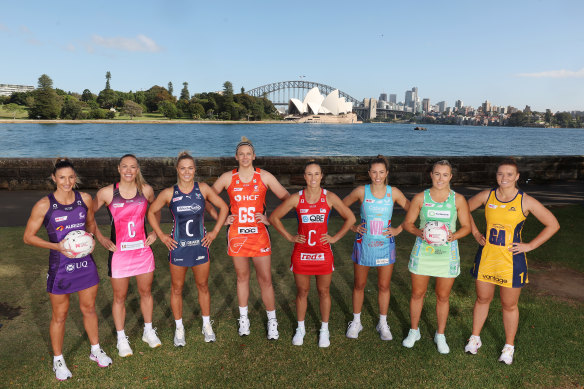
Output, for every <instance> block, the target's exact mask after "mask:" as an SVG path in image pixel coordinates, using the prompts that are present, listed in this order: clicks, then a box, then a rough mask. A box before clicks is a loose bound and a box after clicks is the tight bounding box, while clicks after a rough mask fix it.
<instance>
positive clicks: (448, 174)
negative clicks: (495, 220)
mask: <svg viewBox="0 0 584 389" xmlns="http://www.w3.org/2000/svg"><path fill="white" fill-rule="evenodd" d="M430 177H431V178H432V187H431V188H430V189H426V190H425V191H423V192H421V193H418V194H417V195H416V196H414V198H413V199H412V202H411V205H410V209H409V210H408V213H407V215H406V218H405V220H404V222H403V223H402V226H403V228H404V230H406V231H408V232H410V233H411V234H413V235H415V236H416V243H415V244H414V248H413V249H412V253H411V255H410V262H409V265H408V268H409V270H410V273H411V277H412V296H411V298H410V321H411V326H410V331H409V333H408V336H407V337H406V338H405V339H404V341H403V343H402V344H403V345H404V347H408V348H411V347H414V343H416V341H418V340H419V339H420V337H421V336H420V328H419V322H420V315H421V314H422V306H423V304H424V296H425V294H426V290H427V289H428V282H429V280H430V277H435V278H436V289H435V292H436V317H437V321H438V323H437V329H436V334H435V335H434V343H436V346H437V347H438V352H439V353H441V354H448V353H449V352H450V348H449V347H448V344H447V343H446V337H445V336H444V330H445V329H446V320H447V319H448V310H449V308H450V304H449V297H450V290H451V289H452V285H453V284H454V279H455V278H456V276H458V275H459V274H460V255H459V253H458V239H460V238H462V237H464V236H466V235H468V234H469V233H470V229H471V225H470V213H469V210H468V204H467V202H466V200H465V198H464V196H462V195H460V194H458V193H455V192H454V191H453V190H451V189H450V180H451V179H452V166H451V165H450V163H449V162H448V161H446V160H442V161H438V162H436V163H435V164H434V166H433V167H432V173H431V174H430ZM418 216H419V217H420V224H419V228H418V227H416V226H415V224H414V223H415V222H416V220H417V219H418ZM457 219H458V221H459V223H460V228H458V229H457V228H456V220H457ZM430 221H440V222H443V223H444V224H446V225H447V226H448V230H449V233H448V241H447V242H446V243H445V244H443V245H441V246H435V245H434V246H432V245H429V244H428V243H427V242H426V241H425V240H424V232H423V229H424V226H425V225H426V223H427V222H430Z"/></svg>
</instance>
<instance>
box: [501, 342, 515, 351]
mask: <svg viewBox="0 0 584 389" xmlns="http://www.w3.org/2000/svg"><path fill="white" fill-rule="evenodd" d="M505 347H509V348H510V349H511V350H515V346H512V345H510V344H507V343H505V346H504V347H503V348H505Z"/></svg>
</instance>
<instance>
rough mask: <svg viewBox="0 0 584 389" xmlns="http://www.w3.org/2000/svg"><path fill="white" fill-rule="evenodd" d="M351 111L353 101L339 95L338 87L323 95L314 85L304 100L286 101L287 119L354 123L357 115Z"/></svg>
mask: <svg viewBox="0 0 584 389" xmlns="http://www.w3.org/2000/svg"><path fill="white" fill-rule="evenodd" d="M352 111H353V103H351V102H348V101H346V100H345V98H344V97H339V90H338V89H335V90H334V91H332V92H331V93H330V94H329V95H328V96H326V97H324V96H323V95H321V94H320V91H319V90H318V88H317V87H314V88H312V89H311V90H310V91H309V92H308V93H307V94H306V97H304V101H300V100H298V99H294V98H292V99H290V101H289V102H288V115H289V116H288V119H290V120H296V121H300V122H321V123H330V122H339V123H354V122H356V121H357V117H356V115H355V114H354V113H352Z"/></svg>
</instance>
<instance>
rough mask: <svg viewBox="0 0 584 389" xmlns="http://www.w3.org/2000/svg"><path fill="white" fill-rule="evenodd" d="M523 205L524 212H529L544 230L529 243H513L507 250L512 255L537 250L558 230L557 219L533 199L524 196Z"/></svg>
mask: <svg viewBox="0 0 584 389" xmlns="http://www.w3.org/2000/svg"><path fill="white" fill-rule="evenodd" d="M523 204H524V205H525V207H524V210H527V211H528V212H531V213H532V214H533V216H535V218H536V219H537V220H539V222H540V223H541V224H543V225H544V228H543V230H541V231H540V232H539V234H537V236H536V237H535V238H533V239H532V240H531V242H529V243H513V246H511V248H509V251H511V252H513V253H514V254H517V253H526V252H528V251H531V250H534V249H536V248H538V247H539V246H541V245H542V244H544V243H545V242H547V241H548V240H549V239H550V238H551V237H552V236H554V234H555V233H556V232H558V230H559V229H560V223H558V219H556V217H555V216H554V214H553V213H551V211H550V210H549V209H547V208H546V207H544V205H543V204H542V203H540V202H539V201H537V200H536V199H535V198H533V197H531V196H529V195H527V194H524V195H523Z"/></svg>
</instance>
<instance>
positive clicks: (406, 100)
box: [404, 90, 415, 107]
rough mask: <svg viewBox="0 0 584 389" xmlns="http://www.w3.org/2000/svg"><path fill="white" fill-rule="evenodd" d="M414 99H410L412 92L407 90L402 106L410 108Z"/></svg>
mask: <svg viewBox="0 0 584 389" xmlns="http://www.w3.org/2000/svg"><path fill="white" fill-rule="evenodd" d="M414 101H415V100H414V99H413V98H412V91H411V90H407V91H406V96H405V98H404V105H405V106H406V107H412V106H413V103H414Z"/></svg>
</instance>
